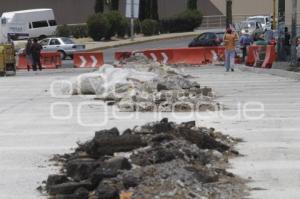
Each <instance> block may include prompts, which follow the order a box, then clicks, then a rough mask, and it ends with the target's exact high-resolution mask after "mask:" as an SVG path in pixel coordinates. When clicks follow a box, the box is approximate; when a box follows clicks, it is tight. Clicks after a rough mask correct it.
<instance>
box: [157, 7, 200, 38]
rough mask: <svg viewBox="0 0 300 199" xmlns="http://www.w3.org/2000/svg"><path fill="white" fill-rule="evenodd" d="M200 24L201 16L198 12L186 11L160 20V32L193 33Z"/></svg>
mask: <svg viewBox="0 0 300 199" xmlns="http://www.w3.org/2000/svg"><path fill="white" fill-rule="evenodd" d="M201 23H202V14H201V12H200V11H198V10H186V11H184V12H182V13H180V14H179V15H177V16H175V17H172V18H170V19H165V20H162V21H161V23H160V30H161V32H170V33H174V32H188V31H193V30H194V29H195V28H197V27H199V26H200V25H201Z"/></svg>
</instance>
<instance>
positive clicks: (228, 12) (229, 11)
mask: <svg viewBox="0 0 300 199" xmlns="http://www.w3.org/2000/svg"><path fill="white" fill-rule="evenodd" d="M231 24H232V0H226V27H229V25H231Z"/></svg>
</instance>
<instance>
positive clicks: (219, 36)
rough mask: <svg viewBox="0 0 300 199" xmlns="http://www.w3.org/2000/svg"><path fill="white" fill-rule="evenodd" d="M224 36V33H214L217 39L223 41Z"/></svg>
mask: <svg viewBox="0 0 300 199" xmlns="http://www.w3.org/2000/svg"><path fill="white" fill-rule="evenodd" d="M224 34H225V33H224V32H218V33H216V35H217V37H218V39H223V38H224Z"/></svg>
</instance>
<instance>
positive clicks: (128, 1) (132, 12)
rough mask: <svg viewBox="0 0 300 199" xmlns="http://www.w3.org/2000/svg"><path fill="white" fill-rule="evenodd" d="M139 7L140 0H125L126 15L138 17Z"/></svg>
mask: <svg viewBox="0 0 300 199" xmlns="http://www.w3.org/2000/svg"><path fill="white" fill-rule="evenodd" d="M132 2H133V5H132ZM132 8H133V10H132ZM139 8H140V0H126V17H128V18H139Z"/></svg>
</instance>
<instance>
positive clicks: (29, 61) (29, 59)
mask: <svg viewBox="0 0 300 199" xmlns="http://www.w3.org/2000/svg"><path fill="white" fill-rule="evenodd" d="M31 46H32V41H31V39H28V40H27V43H26V47H25V52H24V54H25V55H26V63H27V70H28V71H30V66H32V53H31Z"/></svg>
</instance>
